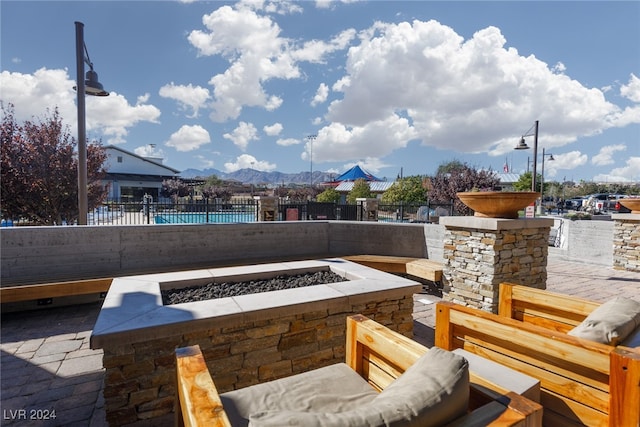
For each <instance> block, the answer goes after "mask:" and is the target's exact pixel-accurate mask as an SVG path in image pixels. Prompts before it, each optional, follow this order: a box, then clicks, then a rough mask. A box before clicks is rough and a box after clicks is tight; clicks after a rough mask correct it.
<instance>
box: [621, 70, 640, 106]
mask: <svg viewBox="0 0 640 427" xmlns="http://www.w3.org/2000/svg"><path fill="white" fill-rule="evenodd" d="M620 95H622V96H624V97H625V98H628V99H630V100H631V101H633V102H640V78H638V77H636V76H635V74H631V76H629V83H628V84H627V85H623V86H622V87H620Z"/></svg>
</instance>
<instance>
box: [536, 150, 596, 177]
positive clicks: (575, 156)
mask: <svg viewBox="0 0 640 427" xmlns="http://www.w3.org/2000/svg"><path fill="white" fill-rule="evenodd" d="M553 158H554V159H555V160H553V161H549V158H546V159H545V162H544V176H545V179H546V178H547V177H549V178H553V177H555V176H557V175H558V172H560V171H561V170H572V169H575V168H577V167H578V166H583V165H586V164H587V162H588V160H589V156H587V155H586V154H583V153H581V152H580V151H570V152H568V153H560V154H556V153H553ZM538 167H539V168H541V167H542V165H541V163H538Z"/></svg>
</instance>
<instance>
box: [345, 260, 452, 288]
mask: <svg viewBox="0 0 640 427" xmlns="http://www.w3.org/2000/svg"><path fill="white" fill-rule="evenodd" d="M342 258H344V259H346V260H348V261H353V262H355V263H358V264H362V265H366V266H367V267H371V268H375V269H377V270H382V271H386V272H387V273H396V274H410V275H412V276H416V277H420V278H422V279H425V280H429V281H431V282H436V283H440V281H441V280H442V263H440V262H437V261H433V260H430V259H426V258H413V257H402V256H386V255H350V256H345V257H342Z"/></svg>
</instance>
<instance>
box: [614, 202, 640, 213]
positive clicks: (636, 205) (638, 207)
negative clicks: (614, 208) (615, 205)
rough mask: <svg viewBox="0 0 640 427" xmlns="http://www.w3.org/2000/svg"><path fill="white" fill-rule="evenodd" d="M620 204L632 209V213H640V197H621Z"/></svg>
mask: <svg viewBox="0 0 640 427" xmlns="http://www.w3.org/2000/svg"><path fill="white" fill-rule="evenodd" d="M618 201H619V202H620V204H621V205H622V206H624V207H627V208H629V209H631V213H632V214H640V198H634V199H619V200H618Z"/></svg>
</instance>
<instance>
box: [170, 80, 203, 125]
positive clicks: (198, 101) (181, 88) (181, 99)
mask: <svg viewBox="0 0 640 427" xmlns="http://www.w3.org/2000/svg"><path fill="white" fill-rule="evenodd" d="M159 95H160V96H162V97H163V98H170V99H174V100H176V101H178V105H179V106H180V108H181V109H187V108H190V109H191V110H193V114H192V115H191V116H188V117H191V118H195V117H198V112H199V110H200V109H201V108H203V107H205V106H206V103H207V101H208V100H209V89H207V88H204V87H200V86H193V85H192V84H191V83H189V84H188V85H187V86H185V85H176V84H174V83H173V82H171V83H169V84H168V85H164V86H162V87H161V88H160V91H159Z"/></svg>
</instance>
